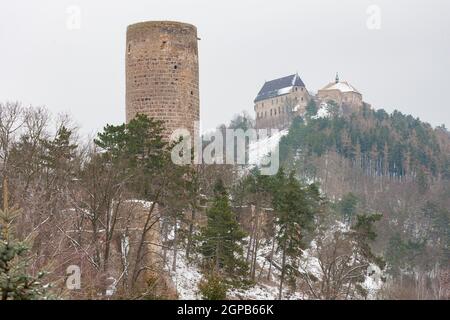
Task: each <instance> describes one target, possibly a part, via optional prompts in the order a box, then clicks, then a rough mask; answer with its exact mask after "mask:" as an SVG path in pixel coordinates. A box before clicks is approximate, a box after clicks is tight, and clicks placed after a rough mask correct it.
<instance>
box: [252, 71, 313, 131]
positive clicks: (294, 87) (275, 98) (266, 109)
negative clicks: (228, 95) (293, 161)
mask: <svg viewBox="0 0 450 320" xmlns="http://www.w3.org/2000/svg"><path fill="white" fill-rule="evenodd" d="M310 100H311V97H310V95H309V93H308V90H306V87H305V84H304V83H303V81H302V79H300V77H299V75H298V74H293V75H290V76H287V77H283V78H279V79H275V80H271V81H267V82H265V83H264V85H263V86H262V88H261V90H260V91H259V93H258V95H257V97H256V98H255V100H254V104H255V106H254V110H255V114H256V117H255V118H256V128H257V129H272V128H273V129H279V130H283V129H286V128H288V127H289V125H290V124H291V122H292V119H293V118H294V117H296V116H297V115H303V114H304V112H305V109H306V106H307V104H308V102H309V101H310Z"/></svg>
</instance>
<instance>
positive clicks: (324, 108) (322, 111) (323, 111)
mask: <svg viewBox="0 0 450 320" xmlns="http://www.w3.org/2000/svg"><path fill="white" fill-rule="evenodd" d="M329 116H330V112H329V111H328V104H327V103H325V102H322V103H321V104H320V108H319V110H317V114H316V115H315V116H313V117H311V118H312V119H319V118H328V117H329Z"/></svg>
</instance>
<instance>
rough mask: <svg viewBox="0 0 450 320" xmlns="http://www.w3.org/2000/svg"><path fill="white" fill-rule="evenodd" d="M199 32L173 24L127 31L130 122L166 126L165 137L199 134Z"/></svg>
mask: <svg viewBox="0 0 450 320" xmlns="http://www.w3.org/2000/svg"><path fill="white" fill-rule="evenodd" d="M197 41H198V38H197V28H196V27H195V26H193V25H191V24H186V23H180V22H172V21H149V22H142V23H137V24H133V25H130V26H128V29H127V43H126V45H127V46H126V120H127V122H128V121H130V120H131V119H132V118H133V117H134V116H135V115H136V114H137V113H142V114H146V115H147V116H149V117H152V118H154V119H157V120H163V121H164V122H165V126H166V132H165V137H166V138H168V137H170V135H171V133H172V132H173V131H174V130H175V129H179V128H186V129H188V130H189V132H190V133H191V135H193V134H194V133H195V131H194V122H195V121H198V120H199V114H200V112H199V85H198V82H199V81H198V78H199V76H198V46H197Z"/></svg>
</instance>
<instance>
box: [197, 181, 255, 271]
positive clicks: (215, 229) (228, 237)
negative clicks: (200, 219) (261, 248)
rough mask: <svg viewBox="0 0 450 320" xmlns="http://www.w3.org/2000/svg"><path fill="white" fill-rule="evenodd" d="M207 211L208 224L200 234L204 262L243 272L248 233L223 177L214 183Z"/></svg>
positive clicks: (215, 268)
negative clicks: (234, 210)
mask: <svg viewBox="0 0 450 320" xmlns="http://www.w3.org/2000/svg"><path fill="white" fill-rule="evenodd" d="M206 215H207V219H208V221H207V225H206V227H205V228H203V230H202V232H201V235H200V243H201V245H200V251H201V253H202V254H203V256H204V258H205V262H206V263H207V264H212V265H213V266H214V271H215V272H219V271H224V272H225V273H226V274H228V275H236V274H244V273H245V272H246V269H247V266H246V264H245V261H244V259H243V256H242V255H243V249H242V243H243V238H244V237H245V233H244V231H243V230H242V229H241V228H240V226H239V224H238V222H237V220H236V215H235V214H234V212H233V211H232V210H231V207H230V203H229V196H228V192H227V190H226V189H225V187H224V185H223V182H222V180H218V181H217V183H216V185H215V187H214V199H213V203H212V205H211V207H210V208H209V209H208V210H207V212H206Z"/></svg>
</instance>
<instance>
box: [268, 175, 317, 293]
mask: <svg viewBox="0 0 450 320" xmlns="http://www.w3.org/2000/svg"><path fill="white" fill-rule="evenodd" d="M274 187H275V189H274V193H275V194H274V201H273V202H274V209H275V212H276V224H277V226H278V228H279V230H278V235H277V237H276V240H277V243H278V248H279V249H280V250H281V254H282V263H281V277H280V286H279V295H278V298H279V299H281V298H282V291H283V284H284V281H285V278H286V276H289V275H293V274H291V273H292V272H293V270H296V269H298V265H297V260H298V258H299V257H300V256H301V254H302V249H304V248H305V244H304V242H303V238H304V236H305V234H306V232H307V231H310V230H312V229H313V226H314V225H313V223H314V213H315V208H316V203H317V202H318V200H319V199H320V197H319V194H318V190H317V188H315V187H314V186H312V187H310V188H302V186H301V184H300V182H299V181H298V180H297V179H296V178H295V177H294V174H293V173H291V174H290V175H289V177H287V178H286V176H285V175H284V172H283V170H281V169H280V170H279V172H278V174H277V176H276V178H275V183H274ZM288 258H289V260H288Z"/></svg>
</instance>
